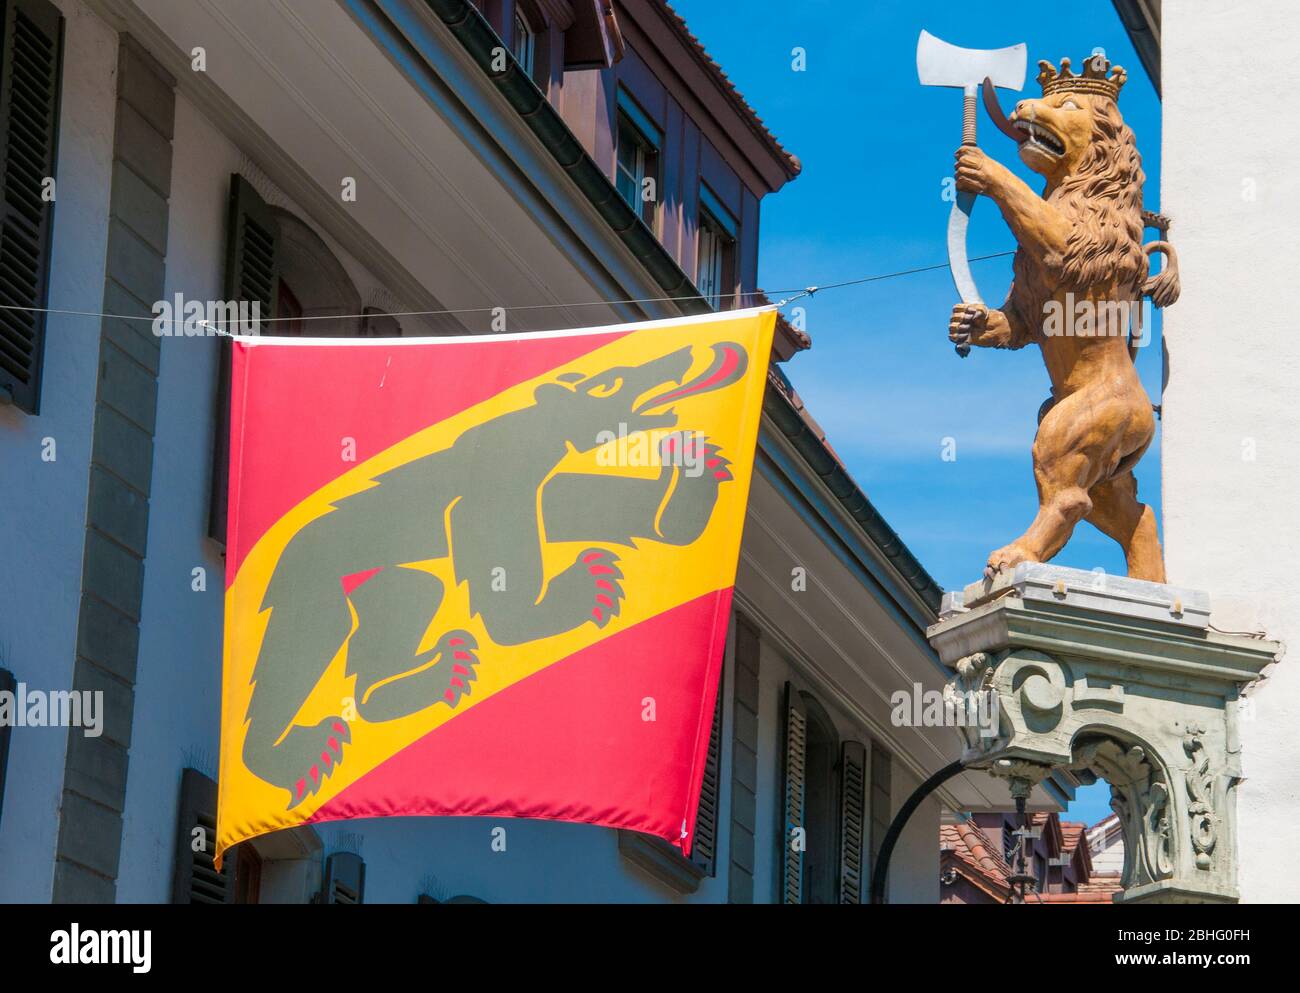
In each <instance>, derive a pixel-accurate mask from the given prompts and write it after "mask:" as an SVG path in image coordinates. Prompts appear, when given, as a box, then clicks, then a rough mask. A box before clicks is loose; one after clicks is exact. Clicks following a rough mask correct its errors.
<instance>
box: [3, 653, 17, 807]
mask: <svg viewBox="0 0 1300 993" xmlns="http://www.w3.org/2000/svg"><path fill="white" fill-rule="evenodd" d="M17 689H18V683H17V681H16V680H15V679H14V674H13V673H12V672H10V671H9V670H8V669H0V693H13V692H15V691H16V690H17ZM11 734H13V726H12V723H11V722H9V721H5V722H3V723H0V817H3V816H4V807H5V770H6V769H8V768H9V736H10V735H11Z"/></svg>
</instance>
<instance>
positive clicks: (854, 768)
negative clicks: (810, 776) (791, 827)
mask: <svg viewBox="0 0 1300 993" xmlns="http://www.w3.org/2000/svg"><path fill="white" fill-rule="evenodd" d="M866 822H867V749H866V746H865V745H863V744H862V742H860V741H846V742H844V744H843V745H842V746H840V903H861V902H862V880H863V878H864V875H865V874H864V873H863V871H862V857H863V854H864V853H863V850H862V846H863V842H864V841H865V840H866V826H867V825H866Z"/></svg>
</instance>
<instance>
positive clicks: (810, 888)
mask: <svg viewBox="0 0 1300 993" xmlns="http://www.w3.org/2000/svg"><path fill="white" fill-rule="evenodd" d="M803 696H804V706H805V707H806V708H807V714H808V730H807V738H806V739H805V744H804V776H805V777H806V778H805V787H804V846H805V847H804V871H803V900H802V902H803V903H835V902H836V901H837V900H838V899H839V848H838V846H837V845H836V843H835V841H836V835H835V832H836V828H837V825H838V821H839V810H838V806H837V804H838V797H837V794H838V792H839V777H838V775H837V770H836V758H837V757H838V753H839V742H838V740H837V736H836V734H835V726H834V725H833V724H832V723H831V719H830V717H829V716H828V715H827V714H826V711H825V710H823V709H822V708H821V706H820V705H819V704H818V703H817V701H816V700H814V699H813V698H812V697H811V696H810V695H809V694H807V693H805V694H804V695H803Z"/></svg>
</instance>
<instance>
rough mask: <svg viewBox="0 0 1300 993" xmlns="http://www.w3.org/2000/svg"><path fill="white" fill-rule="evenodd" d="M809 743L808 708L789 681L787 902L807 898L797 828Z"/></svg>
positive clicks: (783, 853)
mask: <svg viewBox="0 0 1300 993" xmlns="http://www.w3.org/2000/svg"><path fill="white" fill-rule="evenodd" d="M807 743H808V711H807V708H805V706H804V703H803V699H802V698H801V697H800V696H799V692H798V691H797V690H796V689H795V688H794V687H793V686H792V685H790V684H789V683H786V684H785V757H784V769H783V773H784V775H783V779H784V781H785V786H784V791H783V797H784V799H783V804H782V815H783V816H782V821H783V823H784V830H783V833H782V838H781V881H782V886H783V888H784V893H783V894H782V902H783V903H802V902H803V867H804V843H803V842H800V844H799V846H798V848H797V849H796V848H795V846H794V845H793V842H794V839H795V834H794V832H795V830H796V829H798V828H803V827H804V826H805V825H804V795H805V791H806V783H805V765H804V762H805V752H806V749H807Z"/></svg>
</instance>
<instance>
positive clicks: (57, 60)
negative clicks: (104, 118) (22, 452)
mask: <svg viewBox="0 0 1300 993" xmlns="http://www.w3.org/2000/svg"><path fill="white" fill-rule="evenodd" d="M2 9H3V18H4V24H3V32H4V34H3V39H2V40H0V132H2V133H3V139H2V141H3V154H4V162H3V164H2V166H0V183H2V184H3V186H4V189H3V192H2V194H0V304H3V305H4V306H5V307H19V308H28V309H21V310H0V402H6V401H11V402H12V403H13V404H14V406H16V407H18V408H19V409H20V410H25V411H27V412H28V413H31V414H36V413H39V412H40V399H41V366H42V359H43V355H44V352H45V317H46V315H45V314H44V313H36V312H35V311H34V310H33V309H31V308H44V307H46V306H48V299H49V275H50V241H51V237H50V236H51V231H52V228H53V224H54V201H53V199H48V200H47V199H46V197H45V195H44V194H45V189H46V181H47V180H50V179H53V178H54V166H55V162H56V159H57V148H58V136H59V80H60V76H61V75H62V74H61V71H60V70H61V64H62V56H63V16H62V15H61V14H60V13H59V10H58V8H57V7H55V6H54V5H53V4H51V3H48V2H47V0H7V2H5V3H4V4H3V6H2Z"/></svg>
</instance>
